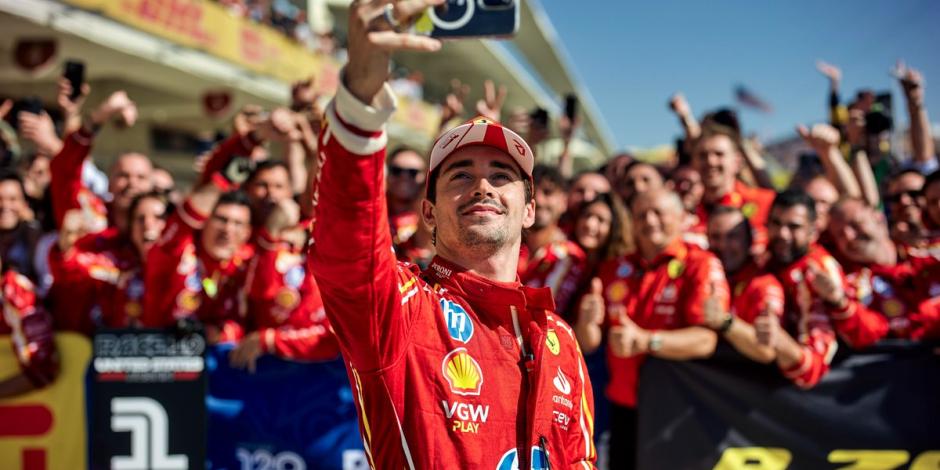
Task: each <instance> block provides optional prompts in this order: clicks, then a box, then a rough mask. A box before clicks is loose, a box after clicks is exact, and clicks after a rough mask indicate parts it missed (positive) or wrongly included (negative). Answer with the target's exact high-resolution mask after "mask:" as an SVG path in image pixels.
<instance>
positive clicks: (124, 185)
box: [108, 153, 153, 209]
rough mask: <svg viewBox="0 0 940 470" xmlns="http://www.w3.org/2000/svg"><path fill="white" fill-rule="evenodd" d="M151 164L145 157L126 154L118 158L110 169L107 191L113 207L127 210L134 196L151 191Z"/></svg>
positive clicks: (137, 154)
mask: <svg viewBox="0 0 940 470" xmlns="http://www.w3.org/2000/svg"><path fill="white" fill-rule="evenodd" d="M152 173H153V164H152V163H151V162H150V159H149V158H147V157H146V156H145V155H141V154H139V153H127V154H124V155H121V156H120V157H118V160H117V161H116V162H115V163H114V166H113V167H112V168H111V176H110V177H109V179H108V181H109V187H108V190H109V191H110V192H111V195H112V196H114V205H115V206H116V207H118V208H120V209H127V208H128V207H130V205H131V201H132V200H133V199H134V196H137V195H138V194H143V193H146V192H149V191H151V190H152V189H153V179H152Z"/></svg>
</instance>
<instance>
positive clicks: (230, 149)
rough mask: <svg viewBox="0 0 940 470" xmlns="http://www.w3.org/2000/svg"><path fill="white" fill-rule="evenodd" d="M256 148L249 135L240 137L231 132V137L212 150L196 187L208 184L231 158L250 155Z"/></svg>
mask: <svg viewBox="0 0 940 470" xmlns="http://www.w3.org/2000/svg"><path fill="white" fill-rule="evenodd" d="M257 146H258V142H256V141H255V140H254V139H252V138H251V136H250V135H241V134H238V133H237V132H233V133H232V135H230V136H229V137H228V138H227V139H225V140H223V141H222V142H221V143H219V144H218V145H216V146H215V147H214V148H213V149H212V153H211V154H210V155H209V160H207V161H206V165H205V167H203V169H202V174H200V175H199V182H198V184H197V186H198V185H204V184H208V183H209V182H210V181H211V180H212V177H213V175H215V174H221V173H222V172H223V171H224V170H225V167H226V166H228V164H229V162H231V161H232V159H233V158H235V157H237V156H239V155H244V156H247V155H250V154H251V152H252V151H253V150H254V149H255V147H257Z"/></svg>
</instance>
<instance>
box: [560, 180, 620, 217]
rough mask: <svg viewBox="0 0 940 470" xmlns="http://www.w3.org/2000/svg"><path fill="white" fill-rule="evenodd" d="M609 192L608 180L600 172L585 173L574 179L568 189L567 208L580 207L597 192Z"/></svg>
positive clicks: (597, 193) (595, 195)
mask: <svg viewBox="0 0 940 470" xmlns="http://www.w3.org/2000/svg"><path fill="white" fill-rule="evenodd" d="M609 192H610V182H609V181H607V178H605V177H604V175H602V174H600V173H585V174H583V175H581V176H579V177H578V179H576V180H574V183H572V184H571V190H569V191H568V210H572V209H575V208H578V207H581V204H584V202H585V201H593V200H594V198H596V197H597V196H598V195H599V194H607V193H609Z"/></svg>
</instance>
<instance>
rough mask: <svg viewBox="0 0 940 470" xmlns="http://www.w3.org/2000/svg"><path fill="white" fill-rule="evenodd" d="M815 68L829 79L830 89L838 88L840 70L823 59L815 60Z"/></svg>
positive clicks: (840, 75) (840, 79)
mask: <svg viewBox="0 0 940 470" xmlns="http://www.w3.org/2000/svg"><path fill="white" fill-rule="evenodd" d="M816 70H818V71H819V73H821V74H823V76H825V77H826V78H828V79H829V87H830V88H831V89H832V90H838V89H839V83H840V82H841V81H842V70H840V69H839V67H836V66H835V65H832V64H830V63H828V62H826V61H824V60H817V61H816Z"/></svg>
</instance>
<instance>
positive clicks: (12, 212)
mask: <svg viewBox="0 0 940 470" xmlns="http://www.w3.org/2000/svg"><path fill="white" fill-rule="evenodd" d="M25 209H26V197H25V196H24V195H23V189H22V188H21V187H20V184H19V183H18V182H16V181H9V180H8V181H2V182H0V230H12V229H14V228H16V226H17V225H19V223H20V220H21V218H22V217H23V212H24V210H25Z"/></svg>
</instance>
